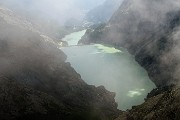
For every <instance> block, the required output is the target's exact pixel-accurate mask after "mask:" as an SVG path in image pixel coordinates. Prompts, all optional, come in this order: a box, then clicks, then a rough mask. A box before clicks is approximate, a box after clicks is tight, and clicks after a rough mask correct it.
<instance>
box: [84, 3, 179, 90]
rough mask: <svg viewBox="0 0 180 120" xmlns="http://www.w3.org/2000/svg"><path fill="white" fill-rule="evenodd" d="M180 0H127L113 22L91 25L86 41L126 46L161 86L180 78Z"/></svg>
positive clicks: (111, 20) (176, 81)
mask: <svg viewBox="0 0 180 120" xmlns="http://www.w3.org/2000/svg"><path fill="white" fill-rule="evenodd" d="M179 4H180V3H179V2H178V1H177V0H172V1H168V0H151V1H149V0H125V1H124V2H123V4H122V5H121V6H120V8H119V10H118V11H117V12H116V13H115V14H114V15H113V17H112V18H111V19H110V21H109V23H108V24H106V25H102V26H100V27H98V28H97V29H95V30H91V29H89V30H88V31H87V33H86V35H85V36H84V37H83V38H82V40H81V42H82V43H85V44H87V43H91V42H94V43H106V44H111V45H113V46H115V47H117V48H118V47H124V48H126V49H127V50H128V51H129V52H130V53H131V54H133V55H134V56H135V59H136V61H137V62H138V63H139V64H140V65H141V66H143V67H144V68H145V69H146V70H147V71H148V74H149V76H150V78H151V80H153V82H154V83H155V84H156V85H157V86H158V87H160V86H165V85H170V84H176V83H178V82H179V76H178V74H179V53H178V52H177V51H178V50H179V24H180V9H179V8H180V7H179V6H180V5H179Z"/></svg>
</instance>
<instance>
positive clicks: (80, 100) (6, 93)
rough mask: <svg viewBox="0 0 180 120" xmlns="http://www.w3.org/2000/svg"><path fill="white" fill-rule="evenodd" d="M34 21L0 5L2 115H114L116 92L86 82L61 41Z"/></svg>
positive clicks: (65, 119)
mask: <svg viewBox="0 0 180 120" xmlns="http://www.w3.org/2000/svg"><path fill="white" fill-rule="evenodd" d="M34 26H35V25H33V24H31V23H30V22H28V21H26V20H25V19H24V18H23V17H19V16H17V15H15V14H14V13H13V12H12V11H11V10H9V9H6V8H2V7H1V8H0V66H1V68H0V101H1V103H0V106H1V107H0V115H1V117H0V118H1V119H2V120H15V119H27V120H28V119H30V120H32V119H33V120H35V119H38V120H39V119H43V120H44V119H48V120H49V119H53V120H74V119H83V120H91V119H98V120H106V119H107V120H108V119H113V118H115V117H116V116H117V114H118V113H119V111H118V110H117V104H116V103H115V100H114V97H115V94H114V93H112V92H109V91H107V90H106V89H105V88H104V87H102V86H100V87H95V86H90V85H87V84H86V83H85V82H84V81H83V80H82V79H81V76H80V75H79V74H78V73H77V72H76V71H75V70H74V69H73V68H72V67H71V65H70V64H69V63H66V62H65V60H66V55H65V54H64V53H63V52H62V51H61V50H60V49H58V47H60V46H58V45H57V44H55V43H54V40H53V39H52V38H50V37H48V36H46V35H45V34H44V33H42V32H40V31H39V30H37V29H36V27H34Z"/></svg>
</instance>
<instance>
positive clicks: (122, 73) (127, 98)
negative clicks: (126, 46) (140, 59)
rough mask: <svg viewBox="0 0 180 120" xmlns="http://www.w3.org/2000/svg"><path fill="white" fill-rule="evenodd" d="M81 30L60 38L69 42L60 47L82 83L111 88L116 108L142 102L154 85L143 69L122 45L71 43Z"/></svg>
mask: <svg viewBox="0 0 180 120" xmlns="http://www.w3.org/2000/svg"><path fill="white" fill-rule="evenodd" d="M85 32H86V30H83V31H79V32H75V33H72V34H69V35H67V36H66V37H64V38H63V40H64V41H67V42H68V44H69V47H63V48H61V49H62V50H63V51H64V52H65V54H66V55H67V57H68V58H67V62H70V63H71V65H72V67H74V69H75V70H76V71H77V72H78V73H79V74H80V75H81V77H82V79H83V80H84V81H85V82H86V83H88V84H90V85H95V86H100V85H103V86H105V88H106V89H107V90H109V91H112V92H115V93H116V98H115V99H116V102H117V103H118V108H119V109H121V110H127V109H130V108H131V107H132V106H134V105H138V104H141V103H143V102H144V98H145V97H146V96H147V94H148V93H149V92H150V91H151V90H152V89H153V88H155V85H154V83H153V82H151V80H150V79H149V77H148V75H147V72H146V71H145V70H144V69H143V68H142V67H141V66H140V65H139V64H138V63H137V62H136V61H135V59H134V57H133V56H132V55H130V54H129V53H128V52H127V51H125V50H123V49H121V50H117V49H115V48H112V47H107V46H104V45H101V44H94V45H83V46H75V45H77V43H78V41H79V40H80V38H81V37H82V36H83V35H84V34H85Z"/></svg>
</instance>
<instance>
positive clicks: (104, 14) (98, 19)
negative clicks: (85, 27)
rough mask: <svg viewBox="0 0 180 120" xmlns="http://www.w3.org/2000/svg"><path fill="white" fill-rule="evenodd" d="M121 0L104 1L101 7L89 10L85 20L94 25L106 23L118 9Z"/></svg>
mask: <svg viewBox="0 0 180 120" xmlns="http://www.w3.org/2000/svg"><path fill="white" fill-rule="evenodd" d="M121 2H122V0H106V1H105V2H104V3H103V4H102V5H99V6H98V7H95V8H94V9H92V10H90V11H89V12H88V13H87V14H86V16H85V20H86V21H88V22H91V23H94V24H98V23H106V22H107V21H108V20H109V19H110V18H111V16H112V15H113V13H114V12H115V11H116V10H117V9H118V7H119V6H120V4H121Z"/></svg>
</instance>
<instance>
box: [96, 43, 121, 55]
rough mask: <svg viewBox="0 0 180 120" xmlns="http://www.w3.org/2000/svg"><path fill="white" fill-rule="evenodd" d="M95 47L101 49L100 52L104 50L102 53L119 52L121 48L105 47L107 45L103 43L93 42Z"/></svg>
mask: <svg viewBox="0 0 180 120" xmlns="http://www.w3.org/2000/svg"><path fill="white" fill-rule="evenodd" d="M94 46H95V47H97V49H99V50H101V52H104V53H119V52H122V51H121V50H118V49H116V48H114V47H107V46H104V45H101V44H95V45H94Z"/></svg>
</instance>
